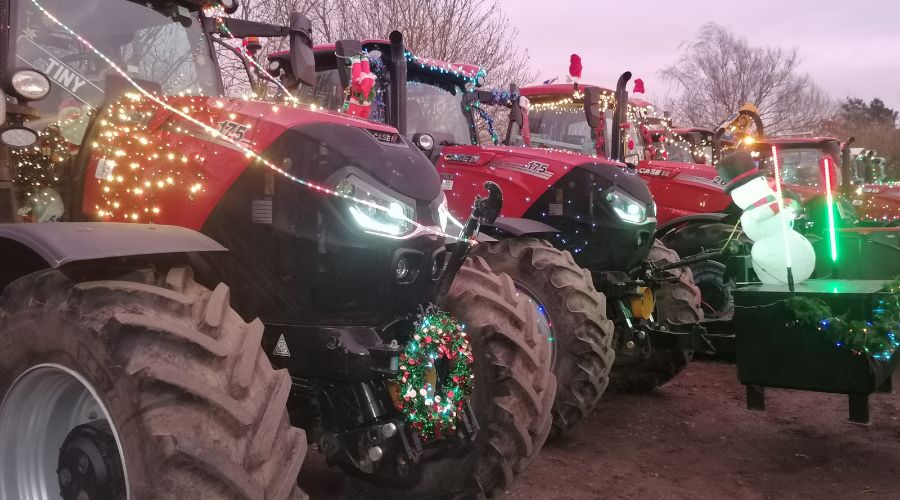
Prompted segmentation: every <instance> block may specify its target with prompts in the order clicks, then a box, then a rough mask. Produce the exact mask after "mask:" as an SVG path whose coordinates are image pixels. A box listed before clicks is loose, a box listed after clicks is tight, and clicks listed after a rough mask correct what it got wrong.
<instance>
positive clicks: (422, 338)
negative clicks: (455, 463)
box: [396, 309, 475, 441]
mask: <svg viewBox="0 0 900 500" xmlns="http://www.w3.org/2000/svg"><path fill="white" fill-rule="evenodd" d="M472 360H473V357H472V348H471V345H470V344H469V340H468V337H467V336H466V332H464V331H463V327H462V326H461V325H460V324H459V323H458V322H457V321H456V320H455V319H454V318H453V317H452V316H450V315H449V314H447V313H445V312H442V311H438V310H435V309H430V310H428V311H427V312H426V313H425V314H423V315H422V317H421V318H420V320H419V321H417V322H416V325H415V330H414V332H413V336H412V338H411V339H410V341H409V343H407V344H406V349H405V350H404V352H402V353H401V354H400V365H399V374H398V378H397V380H396V383H397V384H398V385H399V388H400V390H399V396H400V397H399V399H398V401H397V409H398V410H399V411H400V412H401V413H403V414H404V415H405V416H406V419H407V421H408V422H410V425H412V427H413V428H414V429H416V431H417V432H418V433H419V436H420V437H421V438H422V439H423V440H424V441H428V440H430V439H432V438H440V437H441V436H443V435H445V434H449V433H452V432H453V431H455V430H456V424H457V422H458V420H459V416H460V414H461V413H462V411H463V406H464V405H465V403H466V400H467V399H468V397H469V395H470V394H471V393H472V385H473V381H474V378H475V375H473V374H472V370H471V366H472Z"/></svg>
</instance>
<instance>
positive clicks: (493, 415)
mask: <svg viewBox="0 0 900 500" xmlns="http://www.w3.org/2000/svg"><path fill="white" fill-rule="evenodd" d="M440 305H441V307H442V308H443V309H444V310H446V311H449V312H450V313H452V314H453V315H454V316H456V317H457V318H458V319H459V320H460V321H461V322H462V323H463V324H465V329H466V332H468V334H469V339H470V341H471V342H472V352H473V353H474V355H475V362H474V363H473V373H474V375H475V386H474V390H473V393H472V396H471V400H470V403H471V405H472V408H473V410H474V412H475V417H476V419H477V420H478V424H479V426H480V429H479V431H478V434H477V436H476V438H475V441H474V443H471V444H470V445H468V446H461V447H457V446H448V447H446V448H445V449H443V450H439V451H438V452H437V453H436V454H435V455H434V456H431V457H428V458H426V461H425V462H423V463H422V464H420V466H419V472H420V473H419V474H417V476H416V478H415V482H414V483H412V484H397V483H393V484H392V483H391V482H389V481H387V480H379V479H378V478H370V481H366V482H363V481H360V480H359V479H358V478H356V477H354V478H353V481H351V482H350V483H349V484H348V486H347V490H346V491H345V493H344V495H345V497H350V498H354V499H366V500H368V499H378V500H387V499H397V498H403V499H426V498H427V499H439V498H440V499H471V498H489V497H495V496H497V495H500V494H502V493H503V492H504V491H505V490H507V489H508V488H509V487H510V486H511V485H512V483H513V481H514V480H515V478H516V476H518V475H520V474H521V473H522V472H523V471H525V469H526V468H527V467H528V465H529V464H530V463H531V462H532V460H534V458H535V457H536V456H537V454H538V452H539V451H540V449H541V447H542V446H543V444H544V441H545V440H546V439H547V435H548V433H549V432H550V423H551V420H552V417H551V414H550V409H551V407H552V405H553V398H554V397H555V395H556V378H555V377H554V376H553V372H552V371H551V368H550V364H551V356H550V346H549V345H548V343H547V340H546V339H545V338H543V337H542V336H541V334H540V332H539V330H538V319H537V316H536V312H535V310H534V308H532V307H531V305H529V304H528V302H526V301H525V299H524V297H520V296H519V295H518V294H517V293H516V289H515V286H514V285H513V282H512V280H511V279H510V278H509V277H508V276H504V275H497V274H494V273H493V272H492V271H491V269H490V268H489V267H488V265H487V264H486V263H485V262H484V260H482V259H480V258H478V257H475V258H473V259H470V260H469V261H467V262H466V264H465V265H464V266H463V268H462V269H461V270H460V272H459V274H458V275H457V277H456V279H455V280H454V281H453V286H452V287H451V289H450V291H449V292H448V293H447V295H446V296H445V297H443V298H442V300H441V304H440Z"/></svg>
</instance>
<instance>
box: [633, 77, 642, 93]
mask: <svg viewBox="0 0 900 500" xmlns="http://www.w3.org/2000/svg"><path fill="white" fill-rule="evenodd" d="M634 93H635V94H643V93H644V80H641V79H640V78H636V79H635V80H634Z"/></svg>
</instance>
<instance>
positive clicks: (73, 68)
mask: <svg viewBox="0 0 900 500" xmlns="http://www.w3.org/2000/svg"><path fill="white" fill-rule="evenodd" d="M39 3H40V4H41V5H42V6H43V7H44V8H45V9H46V10H47V11H49V12H50V13H51V14H52V15H53V16H55V17H56V18H57V19H59V21H61V22H62V23H63V24H65V25H67V26H68V27H70V28H71V29H72V30H74V31H75V32H76V33H78V34H79V35H80V36H82V37H83V38H85V39H86V40H87V41H89V42H90V43H91V44H92V45H93V46H94V47H96V48H97V50H99V51H100V52H102V53H103V54H104V55H106V56H107V57H109V58H110V59H111V60H112V61H113V62H115V63H116V65H118V66H119V67H120V68H122V69H123V70H125V71H127V72H128V73H129V76H130V77H132V78H134V79H137V80H139V81H141V82H142V84H143V85H144V86H145V87H146V88H147V89H148V90H151V91H155V92H161V93H163V94H169V95H173V94H178V93H185V94H191V95H218V94H219V84H218V83H217V78H216V75H217V73H216V67H215V62H214V60H213V58H212V54H211V51H210V48H209V45H208V44H207V42H206V40H205V35H204V33H203V30H202V28H201V23H200V20H199V19H198V18H196V17H195V15H194V16H193V17H180V16H179V17H178V18H177V20H176V19H173V18H172V17H170V16H169V15H166V14H163V13H162V12H160V11H156V10H154V9H152V8H151V7H147V6H145V5H142V4H140V3H133V2H130V1H123V0H79V1H72V0H40V2H39ZM168 10H169V11H170V12H171V11H173V9H172V8H171V7H170V8H169V9H168ZM179 10H180V11H181V12H182V13H184V14H187V13H188V12H187V11H186V10H184V9H179ZM10 32H11V33H15V34H16V35H15V36H16V41H15V50H16V64H17V65H18V66H22V67H32V68H35V69H37V70H39V71H41V72H43V73H44V74H46V75H47V76H48V77H49V78H50V79H51V80H52V81H53V83H54V85H53V89H52V91H51V93H50V95H49V96H47V97H46V98H45V99H43V100H41V101H38V102H35V103H33V106H34V107H36V108H37V109H38V110H39V111H40V113H41V119H40V120H38V121H35V122H30V123H29V125H30V126H32V127H35V128H37V129H43V128H46V127H47V126H48V125H50V123H52V122H54V121H65V123H66V124H67V127H68V128H69V129H72V130H69V131H68V133H67V134H66V135H67V137H65V139H66V140H67V141H68V142H71V143H74V144H78V143H79V142H80V141H81V136H82V135H83V134H84V128H85V127H86V123H87V119H88V118H89V115H91V114H92V112H93V111H94V110H96V109H97V108H98V107H99V106H100V104H101V103H102V102H103V101H104V89H105V85H106V83H105V82H106V77H107V75H110V74H116V73H115V71H114V70H113V69H112V68H110V66H109V64H108V63H107V62H105V61H104V60H102V59H101V58H100V57H99V56H98V55H97V54H95V53H93V52H92V51H91V50H90V49H88V48H87V47H86V46H85V45H84V44H83V43H81V42H79V41H78V40H77V39H76V38H75V37H74V36H73V35H72V34H70V33H68V32H66V31H65V30H63V29H62V28H60V27H59V26H58V25H57V24H56V23H54V22H53V21H51V20H50V19H48V18H47V17H46V16H45V15H44V14H43V13H42V12H41V11H40V10H39V9H38V8H37V7H36V6H35V5H34V3H32V2H30V1H26V0H22V1H20V2H19V9H18V16H17V19H16V25H15V26H14V27H13V29H12V30H11V31H10Z"/></svg>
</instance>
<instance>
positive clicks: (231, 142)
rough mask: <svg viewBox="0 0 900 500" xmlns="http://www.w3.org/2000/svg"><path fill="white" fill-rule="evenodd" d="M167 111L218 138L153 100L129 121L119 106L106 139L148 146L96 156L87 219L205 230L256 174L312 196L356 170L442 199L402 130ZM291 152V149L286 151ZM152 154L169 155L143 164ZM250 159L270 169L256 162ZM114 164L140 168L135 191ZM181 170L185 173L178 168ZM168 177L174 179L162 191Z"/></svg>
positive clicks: (222, 105)
mask: <svg viewBox="0 0 900 500" xmlns="http://www.w3.org/2000/svg"><path fill="white" fill-rule="evenodd" d="M166 102H167V104H168V105H169V106H172V107H173V108H176V109H180V110H182V111H184V112H188V113H189V114H190V115H191V116H192V117H193V118H194V119H196V120H197V121H199V122H202V123H205V124H207V125H208V127H211V128H213V129H216V130H217V131H218V133H215V132H213V131H212V130H210V129H209V128H206V127H201V126H200V125H198V124H197V123H194V122H192V121H189V120H186V119H184V118H183V117H182V116H180V115H178V114H176V113H173V112H171V111H169V110H167V109H164V108H162V107H161V106H159V105H158V104H156V103H154V102H152V101H149V100H147V99H142V100H138V101H135V102H127V103H126V105H127V106H128V108H127V109H128V110H129V112H128V113H123V112H122V111H123V110H125V109H126V108H125V107H124V106H123V105H122V104H113V105H110V106H109V107H108V108H107V110H108V111H107V114H106V116H105V120H104V121H103V123H104V125H103V127H101V128H100V129H99V130H97V133H98V134H100V137H105V133H106V132H105V131H106V130H107V129H110V130H122V129H123V128H124V127H129V128H128V129H126V130H131V134H136V135H135V137H137V136H140V137H143V138H144V139H143V141H144V142H143V144H138V143H134V141H132V140H131V139H130V137H129V136H128V135H116V134H113V135H111V136H109V137H111V139H109V140H108V141H107V140H104V141H103V147H100V148H96V150H95V151H93V154H92V158H91V159H90V163H89V165H87V168H86V172H85V173H86V184H85V196H84V198H83V200H82V209H83V213H85V214H86V215H89V216H90V217H91V218H93V217H95V216H97V215H99V217H100V218H101V219H102V220H111V221H121V220H123V219H124V220H128V221H138V222H154V223H159V224H175V225H181V226H185V227H189V228H193V229H199V228H201V227H202V226H203V224H204V221H205V220H206V218H207V217H208V215H209V214H210V213H211V211H212V209H213V208H214V207H215V206H216V204H217V203H218V202H219V200H220V199H221V198H222V197H223V196H224V195H225V193H226V192H227V191H228V190H229V188H230V187H231V185H232V183H233V182H234V181H235V180H236V179H237V178H238V177H240V176H241V175H242V174H243V172H244V171H246V170H248V169H249V168H259V169H267V168H268V169H272V168H273V167H274V169H279V170H281V172H278V173H279V174H281V175H287V176H291V177H293V179H294V180H295V181H298V182H299V183H301V184H304V183H306V184H312V186H310V187H309V189H316V188H317V187H318V186H321V187H324V188H327V189H334V188H335V184H336V182H337V181H338V180H339V179H334V178H333V177H334V175H335V174H336V173H337V172H338V171H340V170H356V171H358V172H362V173H363V174H365V175H366V176H368V177H369V178H370V180H369V182H371V181H376V182H378V183H380V184H381V185H383V186H384V187H386V188H388V190H390V191H392V192H394V193H396V194H399V195H401V196H402V197H404V198H408V199H409V200H415V204H416V205H429V204H431V203H434V202H436V200H437V199H438V198H439V197H440V180H439V178H438V176H437V174H436V172H435V171H434V169H433V168H432V167H431V164H430V162H429V161H428V159H427V158H426V157H425V155H424V154H422V153H421V152H420V151H419V150H418V149H417V148H415V147H414V146H412V145H411V144H409V142H408V141H407V140H406V139H405V138H403V137H402V136H400V134H398V133H397V131H396V129H394V128H392V127H389V126H386V125H382V124H378V123H372V122H368V121H364V120H360V119H357V118H353V117H351V116H347V115H343V114H338V113H331V112H323V111H313V110H311V109H309V108H306V107H291V106H277V105H275V106H273V105H272V103H264V102H258V101H246V100H240V99H226V98H214V97H210V98H206V97H203V98H198V97H171V98H166ZM138 115H139V116H141V118H140V120H138V122H135V120H134V117H135V116H138ZM120 122H121V123H120ZM148 143H149V144H148ZM167 145H168V146H167ZM286 145H288V146H291V147H290V148H287V149H285V146H286ZM154 148H156V149H154ZM144 150H148V151H151V152H152V151H160V153H161V154H154V155H153V156H145V155H144V156H142V155H143V154H144V153H143V151H144ZM247 150H250V151H252V152H253V153H255V154H258V155H259V156H260V157H261V158H262V159H264V160H265V161H266V162H267V163H268V164H269V165H265V164H263V162H262V161H261V160H256V159H253V158H252V157H251V156H252V155H248V153H247ZM165 151H169V152H168V153H165ZM175 151H177V152H178V153H177V154H176V153H175ZM286 151H289V152H290V154H288V153H287V152H286ZM112 153H114V155H113V154H112ZM111 160H117V161H116V163H118V164H119V165H123V164H124V165H127V164H129V163H131V162H132V161H134V163H135V164H140V166H141V170H140V171H139V172H138V173H139V175H136V176H134V177H133V181H134V182H132V176H131V175H129V176H128V177H125V176H121V178H122V179H123V180H119V181H116V179H117V175H118V173H119V172H120V171H123V170H122V169H121V168H120V167H115V165H116V163H114V162H113V161H111ZM173 161H174V162H176V164H177V167H178V168H177V170H173V169H172V164H173V163H172V162H173ZM114 168H115V169H114ZM123 172H124V171H123ZM162 173H165V175H167V176H170V177H171V179H172V180H171V182H169V186H168V187H164V188H160V189H159V190H156V189H155V188H154V185H155V184H156V183H157V182H159V179H158V177H159V176H160V174H162ZM162 178H163V179H165V177H162ZM132 184H133V185H132ZM135 189H137V190H138V193H141V195H140V196H139V197H137V198H136V197H135V196H134V195H131V194H130V193H133V192H134V190H135ZM154 207H158V208H159V209H158V210H154ZM145 214H146V215H145Z"/></svg>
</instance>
